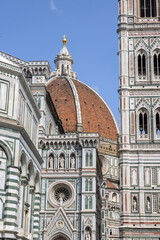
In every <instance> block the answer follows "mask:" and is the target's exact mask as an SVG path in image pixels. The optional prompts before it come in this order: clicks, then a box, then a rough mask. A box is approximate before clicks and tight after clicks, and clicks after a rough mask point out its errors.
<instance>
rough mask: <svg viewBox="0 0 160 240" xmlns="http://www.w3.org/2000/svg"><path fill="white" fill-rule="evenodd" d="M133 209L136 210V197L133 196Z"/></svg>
mask: <svg viewBox="0 0 160 240" xmlns="http://www.w3.org/2000/svg"><path fill="white" fill-rule="evenodd" d="M133 211H137V198H136V197H134V198H133Z"/></svg>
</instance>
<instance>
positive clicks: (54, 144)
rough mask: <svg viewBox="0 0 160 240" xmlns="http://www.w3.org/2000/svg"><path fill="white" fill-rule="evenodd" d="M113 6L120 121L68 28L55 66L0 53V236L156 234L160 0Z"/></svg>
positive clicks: (77, 238) (131, 237)
mask: <svg viewBox="0 0 160 240" xmlns="http://www.w3.org/2000/svg"><path fill="white" fill-rule="evenodd" d="M118 8H119V11H118V30H117V33H118V37H119V39H118V41H119V52H118V58H119V89H118V93H119V119H120V123H119V128H118V126H117V123H116V121H115V118H114V116H113V114H112V112H111V110H110V108H109V107H108V105H107V104H106V103H105V101H104V100H103V99H102V98H101V97H100V96H99V95H98V94H97V93H96V92H95V91H94V90H93V89H91V88H90V87H89V86H87V85H86V84H85V83H83V80H82V81H80V80H79V79H77V77H76V73H75V72H74V71H73V70H72V65H73V59H72V56H71V55H70V53H69V51H68V49H67V39H66V36H63V39H62V48H61V50H60V52H59V54H57V55H56V56H55V60H54V63H55V69H54V71H53V72H52V71H51V69H50V64H49V62H48V61H29V62H26V61H24V60H21V59H19V58H16V57H14V56H11V55H9V54H6V53H4V52H0V183H1V184H2V185H1V184H0V239H4V240H5V239H8V240H13V239H20V240H119V239H123V240H160V0H118ZM106 51H107V49H106ZM53 57H54V56H53ZM115 81H118V80H117V79H115Z"/></svg>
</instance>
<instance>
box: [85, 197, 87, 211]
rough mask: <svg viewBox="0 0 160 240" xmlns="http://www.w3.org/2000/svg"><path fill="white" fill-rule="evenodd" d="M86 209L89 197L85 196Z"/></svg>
mask: <svg viewBox="0 0 160 240" xmlns="http://www.w3.org/2000/svg"><path fill="white" fill-rule="evenodd" d="M85 209H88V197H85Z"/></svg>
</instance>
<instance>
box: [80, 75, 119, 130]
mask: <svg viewBox="0 0 160 240" xmlns="http://www.w3.org/2000/svg"><path fill="white" fill-rule="evenodd" d="M76 81H77V82H79V83H80V84H83V85H84V86H85V87H87V88H89V89H90V90H91V91H92V92H94V93H95V94H96V95H97V96H98V97H99V98H100V100H101V101H102V102H103V103H104V105H105V106H106V108H107V109H108V111H109V113H110V115H111V117H112V119H113V121H114V124H115V127H116V130H117V134H119V129H118V125H117V122H116V120H115V118H114V115H113V113H112V111H111V109H110V108H109V107H108V105H107V103H106V102H105V101H104V100H103V98H102V97H101V96H100V95H99V94H98V93H97V92H96V91H95V90H94V89H92V88H91V87H89V86H88V85H87V84H85V83H82V82H81V81H79V80H77V79H76Z"/></svg>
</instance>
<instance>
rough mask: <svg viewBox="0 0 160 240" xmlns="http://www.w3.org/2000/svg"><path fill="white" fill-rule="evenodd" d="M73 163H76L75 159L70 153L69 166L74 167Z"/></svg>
mask: <svg viewBox="0 0 160 240" xmlns="http://www.w3.org/2000/svg"><path fill="white" fill-rule="evenodd" d="M75 164H76V159H75V156H74V155H72V156H71V158H70V166H71V168H75Z"/></svg>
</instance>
